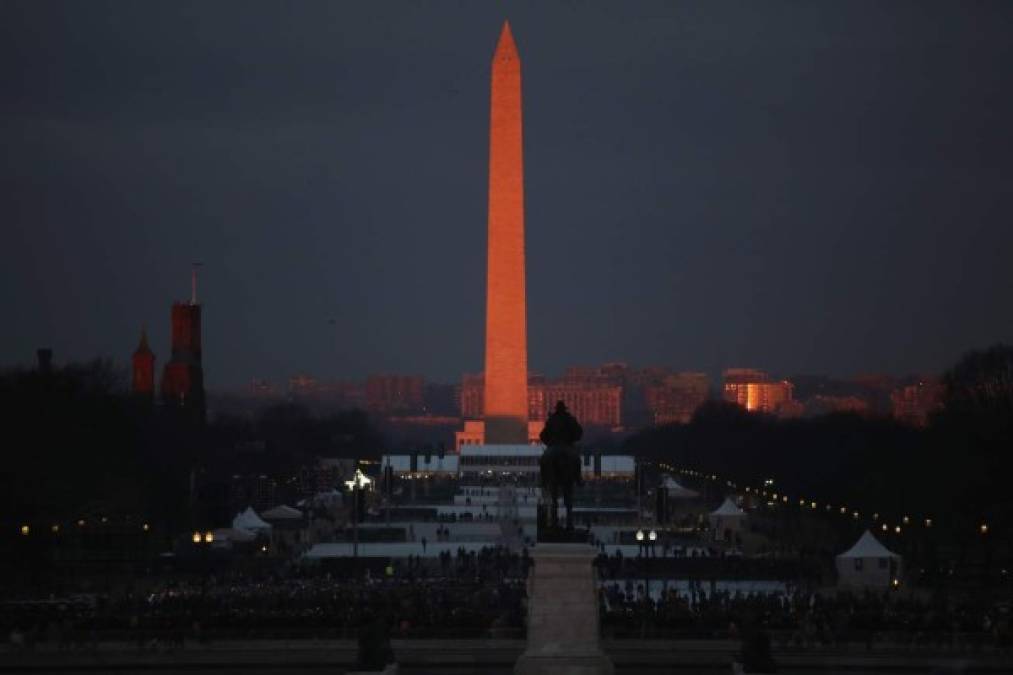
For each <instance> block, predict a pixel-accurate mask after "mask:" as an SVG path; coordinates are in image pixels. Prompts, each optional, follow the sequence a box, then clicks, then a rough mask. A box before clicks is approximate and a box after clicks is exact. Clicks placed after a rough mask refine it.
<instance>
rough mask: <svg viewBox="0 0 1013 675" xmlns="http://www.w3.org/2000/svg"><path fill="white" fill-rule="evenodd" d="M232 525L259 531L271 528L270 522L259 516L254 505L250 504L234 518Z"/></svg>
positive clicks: (241, 528)
mask: <svg viewBox="0 0 1013 675" xmlns="http://www.w3.org/2000/svg"><path fill="white" fill-rule="evenodd" d="M232 527H233V529H236V530H249V531H251V532H257V533H259V532H269V531H270V530H271V525H270V523H267V522H265V521H264V520H263V519H262V518H261V517H260V516H258V515H257V512H256V511H254V510H253V507H252V506H248V507H247V508H246V510H245V511H243V512H242V513H240V514H238V515H237V516H236V517H235V518H233V519H232Z"/></svg>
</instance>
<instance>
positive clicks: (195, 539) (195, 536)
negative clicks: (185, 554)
mask: <svg viewBox="0 0 1013 675" xmlns="http://www.w3.org/2000/svg"><path fill="white" fill-rule="evenodd" d="M193 543H195V544H199V543H200V532H194V533H193Z"/></svg>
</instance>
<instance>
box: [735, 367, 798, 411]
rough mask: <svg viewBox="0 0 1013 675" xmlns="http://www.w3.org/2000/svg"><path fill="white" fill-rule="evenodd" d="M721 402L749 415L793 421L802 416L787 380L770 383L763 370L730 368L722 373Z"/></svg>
mask: <svg viewBox="0 0 1013 675" xmlns="http://www.w3.org/2000/svg"><path fill="white" fill-rule="evenodd" d="M723 395H724V400H726V401H728V402H730V403H737V404H738V405H740V406H742V407H743V408H745V409H746V410H748V411H749V412H762V413H767V414H770V415H780V416H783V417H794V416H797V415H798V414H799V413H800V412H801V406H799V405H798V404H797V403H796V402H795V401H794V400H793V398H792V385H791V382H789V381H788V380H776V381H775V380H771V378H770V376H769V375H768V374H767V373H765V372H764V371H762V370H754V369H752V368H729V369H728V370H726V371H725V372H724V389H723Z"/></svg>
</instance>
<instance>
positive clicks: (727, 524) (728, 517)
mask: <svg viewBox="0 0 1013 675" xmlns="http://www.w3.org/2000/svg"><path fill="white" fill-rule="evenodd" d="M708 519H709V520H710V526H711V532H713V533H714V538H715V539H723V540H725V541H731V540H732V539H733V538H734V537H735V535H737V534H739V533H741V532H742V526H743V525H744V524H745V522H746V512H745V511H743V510H742V509H740V508H739V507H738V506H737V505H736V504H735V502H733V501H732V499H731V497H725V501H724V502H723V503H722V504H721V506H719V507H717V508H716V509H714V510H713V511H711V513H710V516H708Z"/></svg>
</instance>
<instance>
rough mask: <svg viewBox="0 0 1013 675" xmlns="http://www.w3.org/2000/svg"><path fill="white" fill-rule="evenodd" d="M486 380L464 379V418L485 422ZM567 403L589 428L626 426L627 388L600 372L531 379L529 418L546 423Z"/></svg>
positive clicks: (538, 376) (571, 373) (462, 387)
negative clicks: (623, 416)
mask: <svg viewBox="0 0 1013 675" xmlns="http://www.w3.org/2000/svg"><path fill="white" fill-rule="evenodd" d="M483 392H484V378H483V376H482V375H481V374H477V375H470V374H469V375H465V376H464V377H463V378H462V379H461V395H460V401H461V407H460V413H461V417H462V418H464V419H466V420H468V419H471V420H477V419H482V416H483V413H484V401H483V396H484V393H483ZM557 401H563V403H565V404H566V407H567V408H568V409H569V410H570V412H571V413H572V414H573V415H574V416H576V418H577V419H578V420H579V421H580V423H581V424H583V425H585V426H602V427H609V428H615V427H619V426H621V424H622V403H623V388H622V386H621V385H619V384H613V383H612V380H610V379H608V378H605V377H602V376H601V375H600V374H599V373H595V372H584V371H576V370H575V369H569V370H568V371H567V373H566V375H564V376H563V377H562V378H560V379H558V380H552V379H548V378H545V377H543V376H541V375H537V374H531V375H529V376H528V419H529V420H530V421H541V420H545V419H546V418H547V417H548V415H549V414H550V413H551V412H552V410H553V409H554V408H555V406H556V402H557Z"/></svg>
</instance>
